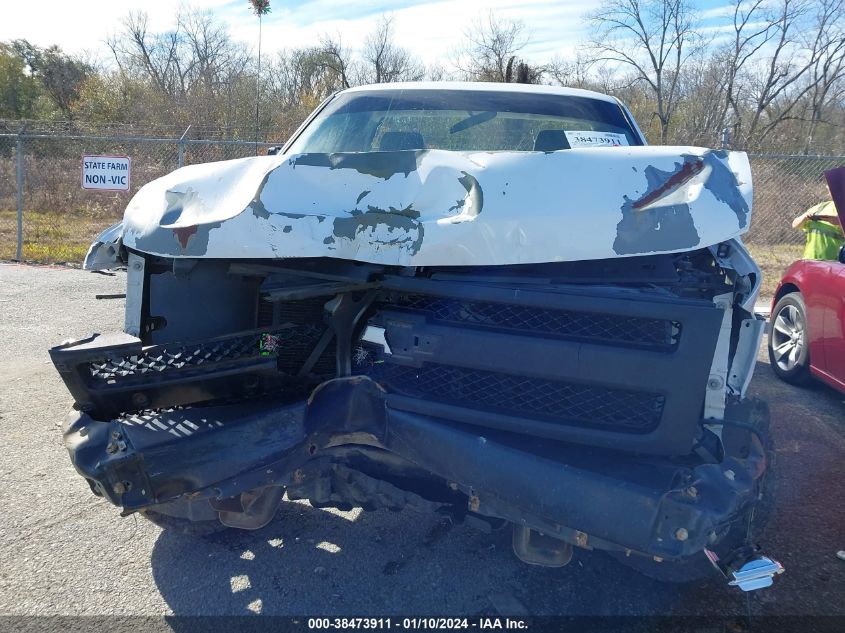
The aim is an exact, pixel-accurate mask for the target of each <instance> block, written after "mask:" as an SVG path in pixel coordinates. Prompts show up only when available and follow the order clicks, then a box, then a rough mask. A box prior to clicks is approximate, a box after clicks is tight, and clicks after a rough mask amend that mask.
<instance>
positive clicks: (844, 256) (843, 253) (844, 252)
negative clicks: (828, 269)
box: [839, 244, 845, 264]
mask: <svg viewBox="0 0 845 633" xmlns="http://www.w3.org/2000/svg"><path fill="white" fill-rule="evenodd" d="M839 263H840V264H845V244H843V245H842V246H841V248H840V249H839Z"/></svg>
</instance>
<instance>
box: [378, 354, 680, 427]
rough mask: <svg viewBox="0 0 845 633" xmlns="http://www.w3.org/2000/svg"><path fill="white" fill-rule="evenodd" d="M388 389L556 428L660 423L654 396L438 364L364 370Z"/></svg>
mask: <svg viewBox="0 0 845 633" xmlns="http://www.w3.org/2000/svg"><path fill="white" fill-rule="evenodd" d="M368 373H370V374H371V375H372V377H373V378H374V379H375V380H377V381H379V382H380V383H382V384H383V385H384V386H385V388H387V389H388V391H390V392H392V393H396V394H399V395H403V396H409V397H413V398H420V399H428V400H433V401H436V402H442V403H445V404H451V405H455V406H463V407H470V408H473V409H481V410H486V411H490V412H495V413H502V414H506V415H513V416H517V417H520V418H533V419H540V420H545V421H549V422H553V423H556V424H563V425H569V426H579V427H588V428H597V429H603V430H611V431H617V432H623V433H649V432H651V431H653V430H654V429H656V428H657V426H658V424H659V423H660V418H661V415H662V414H663V407H664V405H665V398H664V397H663V396H662V395H660V394H655V393H641V392H633V391H624V390H619V389H609V388H606V387H598V386H593V385H581V384H577V383H569V382H558V381H551V380H542V379H536V378H526V377H524V376H516V375H513V374H503V373H498V372H491V371H483V370H477V369H465V368H461V367H452V366H447V365H438V364H425V365H423V366H422V367H419V368H416V367H404V366H401V365H395V364H392V363H376V364H373V365H372V366H371V368H370V369H369V372H368Z"/></svg>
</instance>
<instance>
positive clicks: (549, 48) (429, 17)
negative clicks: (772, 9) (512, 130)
mask: <svg viewBox="0 0 845 633" xmlns="http://www.w3.org/2000/svg"><path fill="white" fill-rule="evenodd" d="M693 2H694V4H695V5H696V6H697V7H698V8H699V9H700V10H701V11H702V12H705V13H706V15H713V13H714V12H718V11H720V8H722V7H724V5H725V4H726V2H725V0H693ZM187 4H188V5H189V6H191V7H198V8H203V9H208V10H211V11H213V12H214V13H215V15H217V16H219V17H220V18H222V19H223V20H225V21H226V23H227V24H228V25H229V27H230V30H231V33H232V35H233V37H234V38H235V39H236V40H240V41H243V42H245V43H246V44H247V45H249V46H253V47H255V45H256V43H257V32H258V23H257V19H256V18H255V17H254V16H253V15H252V14H251V12H250V5H249V2H248V1H247V0H195V1H194V2H189V3H187ZM598 4H599V0H577V1H573V0H523V1H519V0H483V1H482V0H428V1H426V0H416V1H415V0H367V1H365V0H288V1H286V2H280V1H278V0H270V8H271V10H272V11H271V13H270V14H269V15H267V16H265V18H264V40H263V45H262V48H263V50H264V51H267V52H274V51H276V50H279V49H282V48H293V47H299V46H307V45H311V44H314V43H315V42H316V40H317V39H318V37H319V36H320V35H321V34H323V33H329V34H333V35H334V34H337V33H340V34H341V36H342V38H343V42H344V44H346V45H348V46H350V47H351V48H355V47H356V46H357V43H358V42H360V41H361V40H362V39H363V38H364V37H365V35H366V34H367V33H368V32H369V31H371V30H372V28H373V26H374V25H375V23H376V20H377V19H378V17H379V16H380V15H381V14H382V13H385V12H387V13H391V14H392V15H393V16H394V25H395V33H396V40H397V42H398V43H399V44H400V45H402V46H404V47H405V48H408V49H409V50H411V51H412V52H413V53H415V54H416V55H418V56H419V57H421V58H422V59H423V60H424V61H425V62H426V63H432V62H435V61H438V60H439V61H441V62H445V61H446V58H447V56H448V54H449V52H450V51H451V50H453V49H455V48H456V47H458V46H459V45H460V44H461V41H462V39H463V32H464V30H465V28H466V27H467V25H469V24H472V23H473V21H474V20H475V19H477V17H478V16H481V15H484V14H485V13H486V11H487V10H488V9H492V10H494V11H495V13H496V14H497V15H499V16H501V17H504V18H508V19H512V20H521V21H522V22H524V23H525V26H526V30H527V31H528V32H530V34H531V41H530V43H529V45H528V47H526V49H525V50H524V51H523V55H524V56H525V57H526V58H527V59H536V60H542V59H548V58H550V57H552V56H554V55H561V56H563V57H569V56H571V55H572V52H573V51H574V48H575V46H576V45H577V44H578V42H579V41H580V40H581V39H582V37H583V35H582V31H583V28H584V22H583V16H584V14H585V13H586V12H588V11H589V10H590V9H592V8H595V7H596V6H597V5H598ZM178 6H179V5H178V3H177V2H174V0H81V1H76V2H69V1H68V0H38V2H37V9H33V5H28V4H27V3H23V2H11V0H5V2H4V6H3V8H2V9H0V40H10V39H18V38H22V39H28V40H29V41H30V42H32V43H34V44H37V45H39V46H48V45H51V44H58V45H59V46H61V47H62V48H63V49H64V50H65V51H66V52H70V53H79V52H83V51H87V52H90V53H92V54H93V55H95V56H96V57H98V58H99V59H101V60H103V61H107V60H108V57H109V53H108V50H107V49H106V47H105V44H104V42H105V39H106V38H107V37H108V35H109V34H111V33H114V32H115V31H117V30H118V29H119V27H120V21H121V20H122V19H123V17H125V16H126V14H127V13H128V12H129V11H130V10H138V9H143V10H144V11H146V12H147V13H148V14H149V17H150V29H151V30H153V31H159V30H165V29H167V28H169V27H171V25H172V24H173V21H174V20H173V18H174V15H175V13H176V11H177V8H178Z"/></svg>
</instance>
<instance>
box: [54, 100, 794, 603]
mask: <svg viewBox="0 0 845 633" xmlns="http://www.w3.org/2000/svg"><path fill="white" fill-rule="evenodd" d="M751 193H752V192H751V174H750V168H749V164H748V160H747V158H746V156H745V155H744V154H742V153H732V152H724V151H715V150H708V149H701V148H695V147H648V146H646V142H645V140H644V138H643V136H642V134H641V133H640V131H639V129H638V128H637V126H636V124H635V123H634V121H633V119H632V117H631V116H630V114H629V112H628V111H627V109H626V108H625V107H624V106H623V105H622V104H621V103H620V102H619V101H618V100H616V99H614V98H611V97H608V96H604V95H600V94H596V93H591V92H585V91H579V90H570V89H561V88H550V87H537V86H523V85H495V84H454V83H448V84H445V83H444V84H425V83H423V84H396V85H381V86H369V87H362V88H355V89H351V90H346V91H344V92H341V93H339V94H337V95H335V96H334V97H332V98H331V99H329V100H328V101H326V102H325V103H324V104H323V105H322V106H320V108H319V109H318V110H317V111H316V112H315V113H314V114H313V115H312V116H311V118H310V119H309V120H308V121H306V123H305V124H304V125H303V126H302V127H301V128H300V130H299V131H298V132H297V133H296V134H295V135H294V137H293V138H292V139H291V140H290V141H289V142H288V144H287V145H286V146H285V147H284V148H282V149H281V151H280V153H279V154H277V155H273V156H262V157H255V158H247V159H242V160H233V161H227V162H221V163H211V164H203V165H193V166H189V167H184V168H182V169H179V170H177V171H175V172H173V173H172V174H170V175H168V176H165V177H164V178H160V179H159V180H156V181H154V182H151V183H150V184H148V185H146V186H145V187H143V188H142V189H141V190H140V191H139V192H138V193H137V195H136V196H135V197H134V199H133V200H132V201H131V203H130V204H129V206H128V208H127V209H126V213H125V216H124V219H123V222H122V223H120V224H118V225H116V226H114V227H112V228H111V229H109V230H107V231H106V232H105V233H103V235H101V236H100V237H99V238H98V239H97V241H96V242H95V243H94V245H93V246H92V247H91V250H90V252H89V253H88V256H87V258H86V260H85V267H86V268H88V269H90V270H103V269H110V268H118V267H125V268H126V269H127V271H128V273H127V275H128V281H127V291H126V323H125V329H124V331H123V332H122V333H114V334H101V335H94V336H92V337H90V338H88V339H84V340H79V341H74V342H71V343H66V344H63V345H61V346H58V347H55V348H53V349H52V350H51V352H50V353H51V356H52V359H53V362H54V363H55V366H56V368H57V369H58V371H59V372H60V374H61V375H62V378H63V379H64V381H65V383H66V385H67V387H68V389H69V390H70V392H71V394H72V395H73V397H74V399H75V401H76V405H75V411H74V412H73V413H72V414H71V416H70V419H69V421H68V423H67V425H66V427H65V442H66V445H67V447H68V450H69V451H70V455H71V459H72V460H73V464H74V466H75V467H76V469H77V470H78V471H79V472H80V474H82V476H83V477H85V479H86V480H87V481H88V483H89V485H90V486H91V489H92V490H93V492H94V493H95V494H97V495H101V496H103V497H105V498H107V499H108V500H109V501H111V502H112V503H114V504H115V505H117V506H120V507H122V509H123V513H124V514H129V513H133V512H141V513H142V514H143V515H145V516H146V517H148V518H149V519H151V520H153V521H155V522H156V523H158V524H160V525H162V526H164V527H167V528H171V529H177V530H182V531H191V532H201V531H205V530H209V529H214V528H222V527H224V526H228V527H237V528H247V529H256V528H260V527H262V526H264V525H266V524H267V523H268V522H269V521H270V520H271V519H272V518H273V516H274V514H275V512H276V510H277V508H278V506H279V503H280V500H281V498H282V496H283V494H284V493H285V492H286V493H287V497H288V499H307V500H309V501H310V502H311V503H312V504H313V505H314V506H317V507H323V506H336V507H349V506H363V507H364V508H365V509H375V508H384V507H387V508H392V509H400V508H405V507H409V508H414V509H417V510H425V511H431V512H438V513H445V514H448V515H449V516H451V517H452V518H453V519H454V520H469V521H471V522H472V523H474V524H476V525H479V526H487V527H489V528H497V527H505V526H509V525H511V526H512V529H513V546H514V550H515V552H516V554H517V555H518V556H519V557H520V558H521V559H522V560H524V561H526V562H528V563H534V564H540V565H550V566H561V565H565V564H566V563H567V562H569V560H570V559H571V557H572V554H573V546H575V547H579V548H587V549H602V550H607V551H609V552H611V553H612V554H615V555H617V556H619V558H620V559H621V560H622V561H623V562H627V563H629V564H631V565H634V566H637V567H640V568H641V569H642V570H643V571H646V572H648V573H654V574H657V575H659V574H660V573H661V569H668V570H672V571H673V574H674V572H675V571H678V570H687V569H695V570H699V567H698V562H699V561H701V562H703V564H704V566H705V567H707V568H708V569H710V570H711V571H712V569H713V568H714V567H715V568H716V569H719V570H721V571H722V572H723V573H724V574H725V575H726V576H727V577H728V579H729V580H730V581H731V583H732V584H737V585H739V586H740V587H742V588H743V589H749V588H757V587H760V586H766V585H769V584H771V578H772V576H774V575H775V574H776V573H779V572H780V571H782V567H781V566H780V565H779V564H778V563H777V562H776V561H773V560H771V559H769V558H766V557H763V556H762V555H760V554H758V553H757V550H756V548H755V546H753V545H752V541H751V532H752V527H753V526H754V525H756V524H757V523H758V521H756V520H755V513H756V514H757V516H756V518H757V519H759V518H760V517H759V514H760V513H759V511H758V508H759V507H761V506H763V505H765V503H766V502H767V501H768V500H767V499H766V497H765V495H764V494H763V493H764V488H763V481H764V475H765V473H766V471H767V464H768V461H769V456H770V454H771V446H770V442H769V438H768V431H767V426H768V418H767V413H766V409H765V405H763V404H762V403H759V402H754V401H751V400H750V399H746V398H745V391H746V388H747V386H748V383H749V380H750V378H751V374H752V371H753V369H754V365H755V360H756V355H757V349H758V346H759V342H760V338H761V335H762V332H763V325H764V322H763V321H762V320H760V319H759V318H758V317H755V315H754V314H753V306H754V300H755V297H756V295H757V290H758V288H759V285H760V272H759V269H758V268H757V266H756V265H755V264H754V262H753V261H752V259H751V258H750V257H749V255H748V253H747V252H746V250H745V248H744V247H743V245H742V243H741V241H740V240H739V236H740V235H741V234H742V233H743V232H744V231H746V229H747V228H748V225H749V221H750V214H751V197H752V195H751ZM702 552H704V553H702ZM705 555H706V556H705ZM708 558H709V559H710V562H709V563H708V562H707V559H708ZM693 563H695V564H693ZM710 563H713V565H712V566H710ZM699 571H700V570H699ZM696 573H697V572H696ZM669 575H672V574H669Z"/></svg>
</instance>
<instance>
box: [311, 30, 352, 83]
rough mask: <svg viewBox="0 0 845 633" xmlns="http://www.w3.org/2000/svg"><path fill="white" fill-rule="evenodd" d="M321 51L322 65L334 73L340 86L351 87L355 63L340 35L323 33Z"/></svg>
mask: <svg viewBox="0 0 845 633" xmlns="http://www.w3.org/2000/svg"><path fill="white" fill-rule="evenodd" d="M320 52H321V62H320V64H321V67H322V68H323V69H324V70H328V71H330V72H331V73H333V74H334V76H335V77H336V78H337V82H338V83H339V88H342V89H345V88H350V87H351V86H352V79H353V77H354V73H355V64H354V62H353V61H352V55H351V53H350V52H349V50H348V49H347V48H346V47H344V45H343V41H342V40H341V37H340V35H337V36H335V37H332V36H330V35H323V36H322V37H321V38H320Z"/></svg>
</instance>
